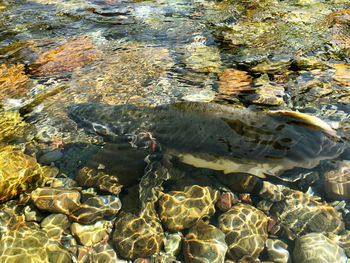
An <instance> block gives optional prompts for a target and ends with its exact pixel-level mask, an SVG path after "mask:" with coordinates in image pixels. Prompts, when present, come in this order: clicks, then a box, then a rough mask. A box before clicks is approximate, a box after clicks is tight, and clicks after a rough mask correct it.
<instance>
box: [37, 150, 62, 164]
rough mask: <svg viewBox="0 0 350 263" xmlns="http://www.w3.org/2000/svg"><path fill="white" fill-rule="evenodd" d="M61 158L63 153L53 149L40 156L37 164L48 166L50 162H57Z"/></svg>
mask: <svg viewBox="0 0 350 263" xmlns="http://www.w3.org/2000/svg"><path fill="white" fill-rule="evenodd" d="M62 156H63V153H62V152H61V151H60V150H59V149H54V150H51V151H49V152H47V153H45V154H43V155H42V156H40V158H39V162H40V163H42V164H46V165H48V164H51V163H52V162H55V161H58V160H59V159H61V158H62Z"/></svg>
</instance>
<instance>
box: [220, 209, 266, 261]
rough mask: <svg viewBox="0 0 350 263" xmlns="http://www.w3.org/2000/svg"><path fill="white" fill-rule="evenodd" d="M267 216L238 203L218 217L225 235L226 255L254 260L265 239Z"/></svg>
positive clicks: (262, 247)
mask: <svg viewBox="0 0 350 263" xmlns="http://www.w3.org/2000/svg"><path fill="white" fill-rule="evenodd" d="M267 222H268V220H267V216H266V215H265V214H264V213H263V212H261V211H260V210H258V209H256V208H255V207H253V206H251V205H248V204H244V203H239V204H236V205H234V206H233V207H232V208H231V209H230V210H229V211H227V212H225V213H224V214H222V215H221V216H220V217H219V228H220V229H221V230H222V231H223V232H224V233H225V235H226V243H227V245H228V252H227V254H228V256H229V257H230V258H231V259H233V260H238V261H240V260H256V259H257V258H258V257H259V255H260V253H261V252H262V251H263V250H264V246H265V242H266V240H267Z"/></svg>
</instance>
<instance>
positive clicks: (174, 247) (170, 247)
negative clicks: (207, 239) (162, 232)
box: [164, 233, 182, 256]
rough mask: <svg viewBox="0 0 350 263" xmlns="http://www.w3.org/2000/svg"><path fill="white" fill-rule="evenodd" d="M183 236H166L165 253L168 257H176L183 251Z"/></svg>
mask: <svg viewBox="0 0 350 263" xmlns="http://www.w3.org/2000/svg"><path fill="white" fill-rule="evenodd" d="M181 241H182V236H181V235H180V234H179V233H173V234H169V233H168V234H166V236H165V239H164V251H165V253H166V254H167V255H170V256H176V255H177V254H178V253H179V251H180V249H181Z"/></svg>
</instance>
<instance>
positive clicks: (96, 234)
mask: <svg viewBox="0 0 350 263" xmlns="http://www.w3.org/2000/svg"><path fill="white" fill-rule="evenodd" d="M109 224H112V223H111V222H109V221H105V220H101V221H97V222H96V223H95V224H93V225H82V224H79V223H73V224H72V225H71V227H70V229H71V232H72V235H73V236H75V237H77V238H78V240H79V242H80V243H81V244H82V245H84V246H93V245H94V244H96V243H98V242H100V241H101V240H103V238H105V236H106V235H107V229H108V227H109Z"/></svg>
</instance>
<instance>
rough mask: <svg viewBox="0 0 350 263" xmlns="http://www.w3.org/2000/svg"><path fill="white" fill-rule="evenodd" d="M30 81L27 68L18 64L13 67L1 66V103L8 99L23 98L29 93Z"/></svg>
mask: <svg viewBox="0 0 350 263" xmlns="http://www.w3.org/2000/svg"><path fill="white" fill-rule="evenodd" d="M29 84H30V80H29V77H28V75H26V74H25V66H24V65H22V64H20V63H17V64H16V65H13V66H11V67H8V66H6V65H4V64H2V65H0V90H1V94H0V102H1V101H3V100H4V99H6V98H21V97H23V95H25V93H26V92H28V91H29V88H30V85H29Z"/></svg>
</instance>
